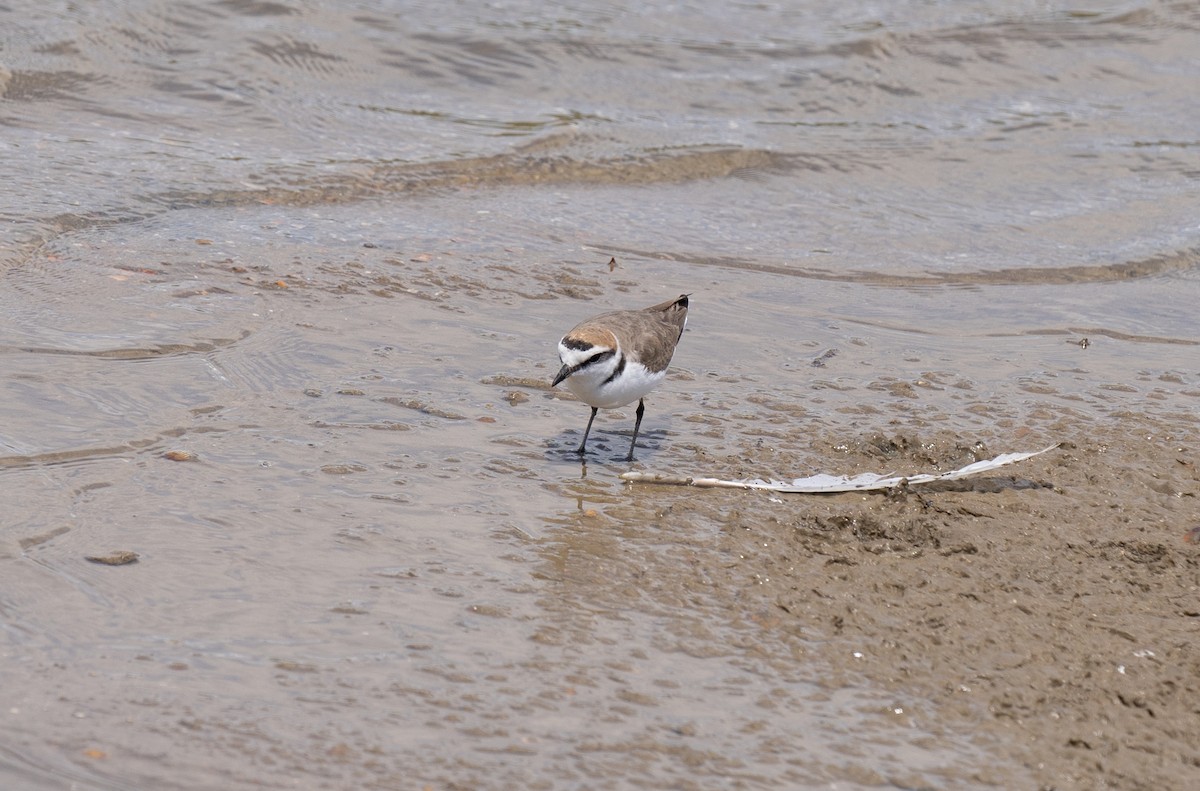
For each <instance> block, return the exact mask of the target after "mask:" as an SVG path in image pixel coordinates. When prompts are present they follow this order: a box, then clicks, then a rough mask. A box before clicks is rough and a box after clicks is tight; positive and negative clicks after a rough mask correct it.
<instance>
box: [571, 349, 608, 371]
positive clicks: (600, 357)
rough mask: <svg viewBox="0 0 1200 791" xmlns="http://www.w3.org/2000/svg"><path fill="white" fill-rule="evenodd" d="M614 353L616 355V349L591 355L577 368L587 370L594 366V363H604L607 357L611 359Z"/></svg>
mask: <svg viewBox="0 0 1200 791" xmlns="http://www.w3.org/2000/svg"><path fill="white" fill-rule="evenodd" d="M616 353H617V350H616V349H609V350H608V351H603V352H600V353H599V354H593V355H592V356H591V357H589V358H588V359H587V360H585V361H584V362H582V363H580V364H579V367H580V368H587V367H588V366H590V365H595V364H596V363H600V362H604V361H605V360H607V359H608V358H609V357H612V356H613V355H614V354H616Z"/></svg>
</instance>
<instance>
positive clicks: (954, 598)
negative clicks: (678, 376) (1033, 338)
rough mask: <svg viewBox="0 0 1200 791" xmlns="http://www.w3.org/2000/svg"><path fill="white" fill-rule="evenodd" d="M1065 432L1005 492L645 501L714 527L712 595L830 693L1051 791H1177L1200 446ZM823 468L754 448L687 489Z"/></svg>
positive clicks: (992, 439) (1194, 612) (876, 440)
mask: <svg viewBox="0 0 1200 791" xmlns="http://www.w3.org/2000/svg"><path fill="white" fill-rule="evenodd" d="M1057 428H1058V429H1059V430H1058V431H1056V432H1055V433H1056V435H1057V436H1054V437H1049V436H1042V435H1041V434H1042V432H1036V433H1037V434H1038V436H1026V437H1025V438H1023V439H1021V440H1020V445H1021V447H1022V448H1023V447H1025V446H1026V445H1028V446H1029V447H1033V446H1035V445H1038V443H1040V442H1043V441H1044V440H1046V439H1049V440H1050V441H1051V442H1052V441H1055V440H1065V442H1064V444H1063V446H1062V447H1060V448H1059V449H1057V450H1055V451H1051V452H1050V453H1047V454H1045V455H1044V456H1041V457H1038V458H1036V459H1031V460H1027V461H1025V462H1022V463H1021V464H1019V465H1015V466H1014V467H1013V468H1012V474H1011V475H1007V474H1006V475H994V476H990V477H984V478H982V479H979V480H970V479H968V480H963V481H959V482H956V483H954V484H951V485H938V486H934V487H912V488H911V489H902V490H891V491H888V492H881V493H872V494H864V493H854V494H837V495H822V496H796V495H773V494H768V493H764V492H749V491H746V492H740V491H736V490H734V491H729V490H686V491H687V492H688V494H687V495H678V496H677V495H674V494H671V493H669V492H666V491H664V490H659V491H658V494H654V493H652V492H646V491H645V489H647V488H649V487H646V486H644V485H635V488H638V489H639V491H640V492H641V496H644V497H661V498H663V499H668V498H670V499H673V501H674V504H673V505H671V506H670V507H669V508H667V509H665V513H669V514H670V517H669V518H668V521H672V520H673V521H677V524H676V525H675V528H674V530H677V531H679V532H684V531H686V530H688V529H689V526H690V528H691V529H696V527H697V526H700V527H703V526H705V525H708V526H714V527H713V529H716V530H717V534H718V536H719V539H718V542H719V544H720V545H721V551H722V554H723V555H724V556H726V557H728V558H736V561H735V562H729V563H726V564H724V566H723V567H722V568H718V569H708V570H707V571H706V572H705V574H706V575H708V576H711V577H714V578H720V577H724V580H723V581H722V582H721V585H722V586H724V587H727V588H728V589H729V590H730V592H731V593H733V592H734V591H736V594H735V595H736V598H737V599H739V600H745V596H746V595H748V594H750V593H754V594H757V595H760V596H762V597H763V599H762V601H763V602H765V604H764V607H763V609H761V610H759V612H760V613H767V612H770V613H771V614H772V615H771V616H770V617H764V618H762V619H761V624H762V626H763V628H764V629H767V630H769V631H779V632H781V633H788V634H795V635H801V636H803V637H804V638H805V639H806V640H807V641H809V645H810V652H811V659H814V660H817V661H815V662H812V663H811V664H812V666H822V667H824V668H825V670H824V671H823V675H822V676H821V677H820V678H817V679H814V680H815V681H817V682H818V683H820V684H822V685H823V686H824V687H825V688H826V689H828V690H830V691H833V690H837V689H842V688H845V687H848V686H852V685H856V684H862V683H863V682H864V680H865V681H866V682H867V683H869V684H872V685H877V686H880V687H882V688H884V689H890V690H892V691H893V692H894V693H895V695H896V699H897V701H901V703H899V704H898V706H899V707H900V708H906V709H907V710H908V711H909V712H920V716H921V718H922V719H926V720H930V719H931V720H934V721H936V722H938V723H939V724H940V725H941V726H942V727H944V728H946V729H948V730H950V731H953V732H958V733H962V734H969V735H970V737H971V738H972V739H973V740H974V741H975V742H976V743H977V744H979V745H980V746H983V747H985V748H986V749H987V750H988V751H989V752H990V753H992V754H993V756H997V757H998V756H1000V755H1008V756H1010V757H1011V758H1012V759H1013V760H1014V761H1015V762H1017V763H1019V764H1020V765H1022V766H1024V767H1025V768H1026V769H1027V770H1028V771H1029V772H1030V773H1031V775H1032V776H1033V777H1034V778H1036V779H1037V781H1038V782H1039V784H1040V787H1041V788H1046V789H1050V788H1055V789H1085V788H1095V787H1097V786H1098V785H1101V784H1104V785H1105V786H1106V787H1111V788H1121V789H1152V788H1168V787H1182V786H1184V785H1187V783H1188V782H1189V781H1188V778H1194V777H1195V776H1196V774H1195V773H1196V771H1197V767H1200V748H1197V747H1196V743H1195V739H1194V738H1193V737H1194V731H1195V723H1196V721H1197V720H1196V717H1197V713H1198V710H1197V708H1196V704H1195V701H1196V700H1197V693H1198V692H1200V681H1198V680H1197V679H1200V659H1198V658H1197V657H1196V654H1195V652H1194V650H1192V648H1191V647H1190V646H1194V643H1195V634H1196V629H1197V626H1198V625H1200V622H1198V620H1197V619H1198V618H1200V606H1197V605H1196V604H1195V602H1196V601H1197V591H1200V548H1198V547H1197V546H1196V545H1195V544H1194V543H1191V541H1189V540H1188V539H1189V537H1190V536H1191V535H1192V533H1191V532H1190V529H1191V528H1192V527H1193V526H1194V523H1196V522H1198V521H1200V502H1198V500H1197V498H1198V497H1200V476H1198V475H1197V472H1196V466H1195V465H1196V462H1197V456H1198V452H1197V443H1196V440H1197V437H1196V434H1195V431H1194V429H1193V428H1191V427H1190V426H1189V425H1184V424H1178V425H1174V426H1172V427H1171V429H1172V430H1166V431H1164V426H1163V424H1162V423H1161V422H1158V421H1151V420H1147V419H1143V418H1138V417H1136V416H1132V415H1126V416H1125V417H1124V419H1122V420H1120V421H1114V422H1105V423H1103V424H1102V425H1093V424H1091V423H1077V424H1075V425H1073V426H1070V427H1068V426H1066V425H1064V424H1063V423H1062V422H1061V421H1060V422H1059V425H1058V426H1057ZM1012 443H1013V440H1011V439H1006V438H1003V437H1000V436H996V435H988V436H980V437H964V436H962V435H955V434H954V433H953V432H933V431H931V432H927V433H911V432H900V433H895V434H887V433H881V434H870V435H864V436H862V437H860V438H853V439H849V440H846V439H840V440H838V439H832V438H819V439H816V440H814V443H813V448H812V451H810V452H816V453H817V454H818V455H820V456H821V457H823V458H824V459H827V460H828V461H827V462H826V464H827V466H828V467H830V468H833V469H829V470H828V471H829V472H837V473H845V474H853V473H857V472H866V471H874V472H884V471H885V469H884V468H887V469H888V470H895V471H896V472H898V473H904V472H907V471H909V470H912V471H913V472H917V471H934V470H942V469H953V468H955V467H958V466H962V465H963V464H967V463H970V462H972V461H975V460H977V459H979V458H987V457H988V456H990V455H994V453H995V452H997V451H998V450H1016V449H1019V448H1015V447H1012ZM752 451H753V452H752ZM750 459H753V460H754V461H753V463H752V462H751V461H750ZM811 463H812V458H811V456H807V455H802V454H800V453H797V452H794V451H788V450H772V449H769V448H768V449H764V448H758V449H753V448H751V449H750V450H747V451H746V452H743V453H739V454H731V455H729V456H727V457H724V458H722V457H721V456H719V455H712V456H710V457H709V458H707V459H705V460H704V464H705V468H704V469H697V470H695V472H696V473H697V474H713V473H719V474H720V475H722V477H758V476H762V475H765V474H769V475H778V476H779V477H795V476H796V475H800V474H808V471H809V465H810V464H811ZM764 467H766V468H768V469H766V470H764ZM659 521H660V522H662V521H663V519H661V518H660V519H659Z"/></svg>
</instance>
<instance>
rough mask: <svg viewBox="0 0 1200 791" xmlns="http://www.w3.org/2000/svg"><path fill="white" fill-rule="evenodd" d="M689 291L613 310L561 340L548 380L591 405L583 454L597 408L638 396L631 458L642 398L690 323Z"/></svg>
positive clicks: (659, 378) (658, 379)
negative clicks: (554, 368) (563, 385)
mask: <svg viewBox="0 0 1200 791" xmlns="http://www.w3.org/2000/svg"><path fill="white" fill-rule="evenodd" d="M687 312H688V295H687V294H683V295H681V296H679V297H678V298H677V299H671V300H667V301H666V302H663V303H661V304H658V305H654V306H653V307H649V308H645V309H643V310H615V311H613V312H611V313H601V314H600V315H599V316H593V317H592V318H590V319H587V320H586V321H584V322H582V323H581V324H579V325H578V326H576V327H575V329H573V330H571V331H570V332H568V333H567V334H566V335H564V336H563V338H562V340H560V341H559V342H558V359H559V360H560V361H562V368H560V369H559V371H558V375H557V376H555V377H554V382H553V383H552V384H551V385H550V386H551V387H554V386H556V385H558V384H559V383H560V382H566V383H567V389H568V390H570V391H571V392H572V393H574V394H575V397H576V398H578V399H579V400H580V401H582V402H583V403H585V404H587V405H588V406H590V407H591V408H592V415H591V417H589V418H588V424H587V428H586V429H584V431H583V441H582V442H580V443H579V449H578V450H577V451H576V452H577V453H579V454H580V455H583V452H584V448H585V446H586V445H587V438H588V434H590V433H591V431H592V421H593V420H595V419H596V411H597V410H599V409H616V408H617V407H622V406H625V405H626V404H632V403H633V402H634V400H635V399H636V400H637V402H638V407H637V421H636V422H635V423H634V424H633V441H632V442H630V443H629V455H628V456H626V457H625V460H626V461H633V449H634V446H636V445H637V436H638V429H640V428H641V426H642V415H643V414H644V413H645V412H646V404H645V402H644V401H643V400H642V397H643V396H644V395H646V394H647V393H649V392H650V391H651V390H653V389H654V387H655V386H656V385H657V384H658V383H659V382H661V381H662V380H663V377H664V376H666V375H667V365H668V364H670V362H671V355H673V354H674V353H675V346H676V345H678V343H679V339H680V338H681V337H683V328H684V326H685V325H686V324H687Z"/></svg>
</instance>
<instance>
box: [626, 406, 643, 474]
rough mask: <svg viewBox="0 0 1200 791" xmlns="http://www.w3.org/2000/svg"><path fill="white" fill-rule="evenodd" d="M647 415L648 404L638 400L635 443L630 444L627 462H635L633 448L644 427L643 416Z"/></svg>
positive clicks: (634, 433)
mask: <svg viewBox="0 0 1200 791" xmlns="http://www.w3.org/2000/svg"><path fill="white" fill-rule="evenodd" d="M644 414H646V402H645V401H643V400H642V399H640V398H639V399H638V408H637V420H635V421H634V423H633V442H630V443H629V455H628V456H626V457H625V461H633V446H634V445H637V435H638V429H640V428H641V427H642V415H644Z"/></svg>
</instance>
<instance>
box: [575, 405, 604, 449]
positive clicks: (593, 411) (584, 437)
mask: <svg viewBox="0 0 1200 791" xmlns="http://www.w3.org/2000/svg"><path fill="white" fill-rule="evenodd" d="M597 411H599V410H598V409H597V407H592V416H591V417H589V418H588V427H587V428H585V429H584V430H583V442H580V443H579V447H578V448H577V449H576V451H575V452H576V453H578V454H579V455H580V456H582V455H583V446H584V445H587V438H588V434H591V433H592V421H593V420H595V419H596V412H597Z"/></svg>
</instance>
